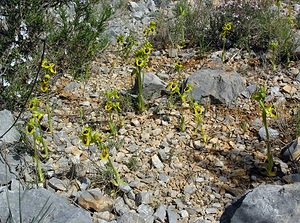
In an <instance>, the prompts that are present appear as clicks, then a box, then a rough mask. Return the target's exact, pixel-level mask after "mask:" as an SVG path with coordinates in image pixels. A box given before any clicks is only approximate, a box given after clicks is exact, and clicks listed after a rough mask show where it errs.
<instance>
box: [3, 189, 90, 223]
mask: <svg viewBox="0 0 300 223" xmlns="http://www.w3.org/2000/svg"><path fill="white" fill-rule="evenodd" d="M7 193H8V194H7ZM7 195H8V196H7ZM7 198H8V199H9V207H8V202H7ZM19 198H21V214H22V221H21V220H20V215H19V213H20V206H19ZM0 200H1V202H0V210H1V211H0V222H7V221H6V220H7V219H9V209H10V210H11V213H12V217H11V218H12V219H13V220H12V221H9V222H24V223H27V222H33V219H39V220H40V221H38V220H37V221H36V222H43V223H50V222H51V223H62V222H68V223H92V219H91V216H90V214H89V213H88V212H87V211H85V210H83V209H80V208H77V207H75V206H73V205H71V204H69V203H68V201H67V200H66V199H64V198H62V197H59V196H58V195H56V194H54V193H52V192H50V191H48V190H46V189H44V188H39V189H32V190H27V191H21V192H20V193H19V191H8V192H7V191H5V192H2V193H0ZM43 215H44V217H43V218H42V216H43ZM41 218H42V219H41Z"/></svg>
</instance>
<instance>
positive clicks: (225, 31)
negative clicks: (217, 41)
mask: <svg viewBox="0 0 300 223" xmlns="http://www.w3.org/2000/svg"><path fill="white" fill-rule="evenodd" d="M230 30H232V22H226V23H225V24H224V26H223V28H222V32H221V34H220V36H221V37H222V41H223V49H222V62H223V63H224V61H225V46H226V38H227V35H228V32H229V31H230Z"/></svg>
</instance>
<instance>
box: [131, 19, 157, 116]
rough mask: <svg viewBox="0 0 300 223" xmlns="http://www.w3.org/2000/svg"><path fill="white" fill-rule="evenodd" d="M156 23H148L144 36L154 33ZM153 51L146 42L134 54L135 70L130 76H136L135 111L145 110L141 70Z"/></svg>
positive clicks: (142, 73) (145, 65) (150, 45)
mask: <svg viewBox="0 0 300 223" xmlns="http://www.w3.org/2000/svg"><path fill="white" fill-rule="evenodd" d="M155 28H156V23H155V22H154V21H151V22H150V25H149V27H147V28H146V29H145V30H146V31H145V30H144V35H146V36H148V35H149V34H152V33H153V32H155ZM152 50H153V46H152V44H151V43H150V42H149V41H148V40H146V41H145V42H144V43H143V44H142V45H141V46H140V47H139V48H137V49H136V50H135V52H134V58H135V63H134V65H135V68H134V69H133V71H132V74H133V75H135V76H136V82H137V90H138V92H137V109H138V110H139V111H144V110H145V101H144V97H143V79H144V72H143V69H144V68H145V67H147V66H148V61H149V54H150V53H151V51H152Z"/></svg>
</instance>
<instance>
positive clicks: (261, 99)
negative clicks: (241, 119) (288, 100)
mask: <svg viewBox="0 0 300 223" xmlns="http://www.w3.org/2000/svg"><path fill="white" fill-rule="evenodd" d="M266 97H267V88H266V87H265V86H263V87H261V88H260V89H259V90H258V91H257V92H256V93H255V94H254V95H253V99H254V100H255V101H257V102H258V104H259V107H260V109H261V112H262V113H261V114H262V121H263V125H264V128H265V132H266V144H267V164H266V167H265V170H266V174H267V176H275V175H276V173H275V172H274V170H273V166H274V160H273V153H272V151H271V145H270V135H269V129H268V122H267V117H268V116H270V117H272V118H273V117H276V115H275V114H274V113H273V106H272V105H268V104H267V103H266V101H265V100H266Z"/></svg>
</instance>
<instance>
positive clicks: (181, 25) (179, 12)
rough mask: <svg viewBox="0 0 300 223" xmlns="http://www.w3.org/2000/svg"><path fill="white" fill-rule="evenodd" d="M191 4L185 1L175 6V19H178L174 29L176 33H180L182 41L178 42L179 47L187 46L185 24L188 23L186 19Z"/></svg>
mask: <svg viewBox="0 0 300 223" xmlns="http://www.w3.org/2000/svg"><path fill="white" fill-rule="evenodd" d="M189 8H190V6H189V4H188V3H187V1H185V0H181V1H179V2H178V3H177V4H176V6H175V9H174V11H175V17H176V20H175V21H176V23H175V27H174V29H175V30H176V31H175V32H179V36H180V40H179V41H178V44H176V45H178V46H180V47H185V45H186V38H185V29H186V28H185V23H186V17H187V14H188V12H189Z"/></svg>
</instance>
